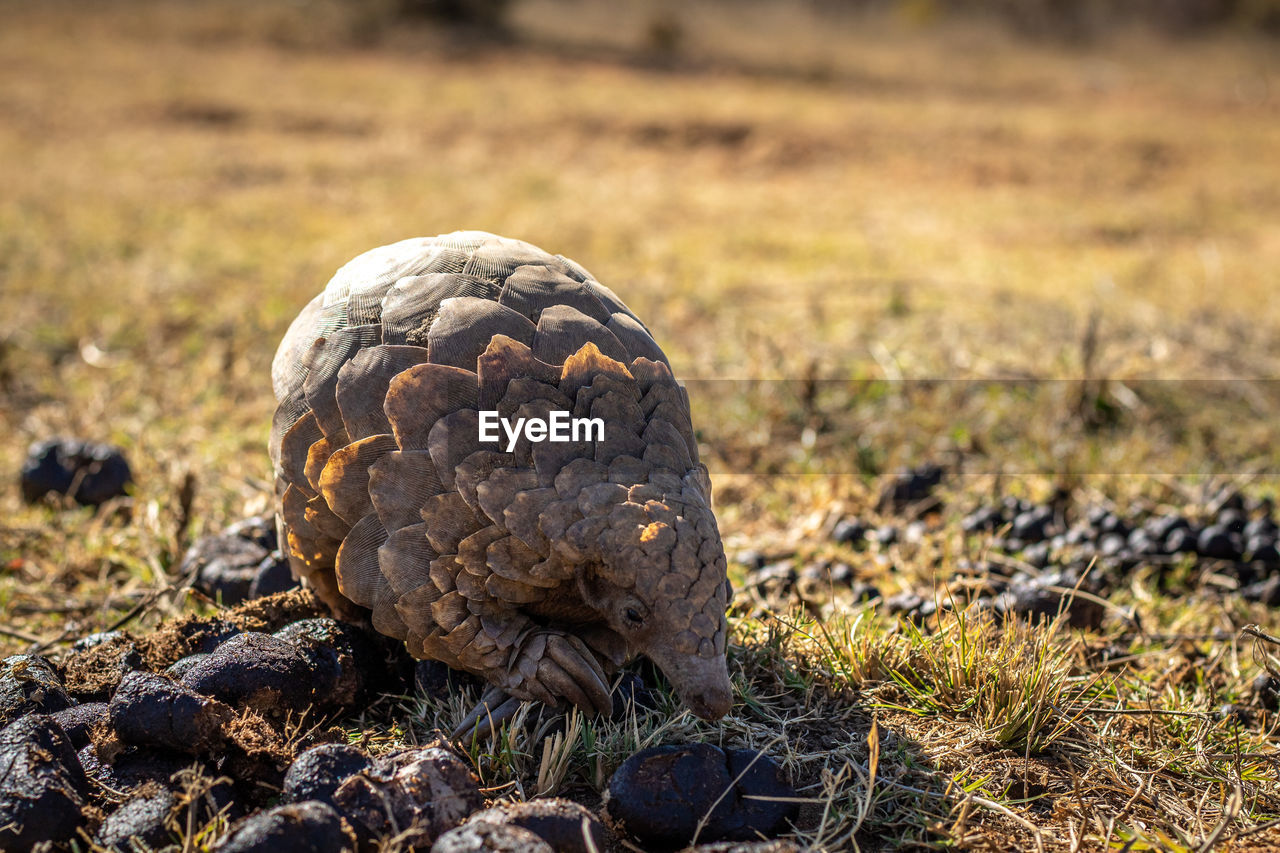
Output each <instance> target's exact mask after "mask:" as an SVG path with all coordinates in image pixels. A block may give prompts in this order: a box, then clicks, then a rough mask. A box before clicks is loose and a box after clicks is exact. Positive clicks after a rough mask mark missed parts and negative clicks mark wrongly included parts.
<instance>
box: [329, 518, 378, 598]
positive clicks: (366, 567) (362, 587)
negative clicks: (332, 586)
mask: <svg viewBox="0 0 1280 853" xmlns="http://www.w3.org/2000/svg"><path fill="white" fill-rule="evenodd" d="M386 541H387V531H385V530H383V529H382V525H381V524H380V523H379V522H378V517H377V516H376V515H374V514H373V513H369V514H368V515H366V516H365V517H364V518H362V519H360V520H359V521H358V522H357V523H356V525H355V526H354V527H352V528H351V532H350V533H348V534H347V538H345V539H343V540H342V547H341V548H340V549H339V550H338V559H337V564H336V566H335V572H336V573H337V577H338V589H339V590H340V591H341V592H342V594H343V595H345V596H346V597H347V598H349V599H351V600H352V601H354V602H355V603H356V604H359V605H360V606H361V607H372V606H373V602H374V600H375V599H376V597H377V594H378V591H379V590H380V589H381V588H382V587H389V586H390V585H389V584H388V583H387V579H386V578H384V577H383V576H382V571H381V570H380V569H379V568H378V549H379V548H381V547H382V544H383V543H384V542H386Z"/></svg>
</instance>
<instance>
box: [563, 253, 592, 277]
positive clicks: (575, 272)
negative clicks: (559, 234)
mask: <svg viewBox="0 0 1280 853" xmlns="http://www.w3.org/2000/svg"><path fill="white" fill-rule="evenodd" d="M555 259H556V260H557V261H559V262H560V266H562V267H564V272H565V275H567V276H569V278H571V279H573V280H574V281H592V280H593V279H594V278H595V276H593V275H592V274H591V273H589V272H587V268H586V267H584V266H583V265H582V264H580V263H578V262H577V261H575V260H573V259H572V258H566V257H565V256H564V255H555Z"/></svg>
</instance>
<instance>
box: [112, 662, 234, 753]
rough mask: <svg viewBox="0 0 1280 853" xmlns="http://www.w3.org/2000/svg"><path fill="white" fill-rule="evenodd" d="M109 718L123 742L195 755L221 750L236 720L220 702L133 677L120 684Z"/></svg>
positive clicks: (162, 681)
mask: <svg viewBox="0 0 1280 853" xmlns="http://www.w3.org/2000/svg"><path fill="white" fill-rule="evenodd" d="M108 713H109V715H110V717H111V725H112V727H113V728H114V729H115V731H116V734H117V735H118V736H119V737H120V740H122V741H123V742H125V743H130V744H135V745H142V746H159V747H164V748H166V749H172V750H175V751H177V752H189V753H191V754H192V755H199V754H201V753H207V752H210V751H212V750H214V749H216V748H217V747H218V746H220V745H221V744H222V742H223V740H224V731H223V730H224V727H225V726H226V725H227V724H228V723H229V722H231V719H232V717H233V716H234V711H232V709H231V708H230V707H229V706H227V705H226V704H224V703H222V702H219V701H218V700H217V699H212V698H209V697H208V696H207V695H203V694H202V693H201V692H199V691H197V690H193V689H191V688H189V687H187V686H186V685H184V684H182V683H179V682H176V681H172V680H171V679H168V678H165V677H164V676H163V675H153V674H151V673H147V672H131V673H129V674H128V675H126V676H125V677H124V678H123V679H122V680H121V682H120V686H119V687H118V688H117V689H116V693H115V695H114V696H112V697H111V704H110V705H109V706H108Z"/></svg>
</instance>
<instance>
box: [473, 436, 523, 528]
mask: <svg viewBox="0 0 1280 853" xmlns="http://www.w3.org/2000/svg"><path fill="white" fill-rule="evenodd" d="M494 455H495V456H502V457H506V456H507V454H505V453H503V454H494ZM537 487H538V475H537V473H536V472H535V471H533V470H532V469H530V468H495V469H491V472H490V473H489V476H488V477H486V478H485V479H484V480H483V481H482V482H480V483H478V484H477V485H476V488H475V495H476V500H477V503H478V504H479V505H480V509H481V510H482V511H483V512H484V514H485V515H486V516H488V517H489V518H490V519H491V520H492V521H493V522H494V523H495V524H497V525H499V526H501V527H502V528H503V529H504V530H505V529H506V510H507V508H508V507H510V506H511V505H512V504H514V503H515V500H516V496H517V495H518V494H520V493H521V492H524V491H526V490H530V489H536V488H537Z"/></svg>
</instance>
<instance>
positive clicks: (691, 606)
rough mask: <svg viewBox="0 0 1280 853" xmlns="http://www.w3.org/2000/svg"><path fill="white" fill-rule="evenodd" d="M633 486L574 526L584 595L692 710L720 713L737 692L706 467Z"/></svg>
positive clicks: (709, 715)
mask: <svg viewBox="0 0 1280 853" xmlns="http://www.w3.org/2000/svg"><path fill="white" fill-rule="evenodd" d="M672 479H674V478H672ZM604 485H610V484H604ZM624 489H625V492H626V497H625V499H623V500H620V501H618V502H617V503H616V504H614V505H613V506H612V507H611V509H609V510H608V511H607V512H604V513H601V514H599V515H595V516H594V517H591V518H588V519H585V520H584V522H583V523H581V524H580V525H575V526H574V528H573V529H571V530H570V531H568V537H567V538H568V540H569V541H568V542H567V543H565V544H566V546H567V550H568V551H570V552H573V553H575V555H576V556H577V557H579V560H580V561H579V565H580V566H582V569H581V570H580V571H579V573H578V586H579V590H580V592H581V594H582V597H583V600H584V601H585V602H587V603H588V604H589V605H590V606H591V607H592V609H593V610H595V611H596V612H597V613H599V614H600V617H601V618H602V619H603V620H604V621H605V622H606V624H608V626H609V627H610V628H611V629H612V630H613V631H614V632H616V633H617V634H618V635H619V636H621V637H622V638H623V639H624V640H625V641H626V643H627V647H628V650H629V652H630V653H631V654H642V655H644V656H646V657H648V658H649V659H650V660H651V661H653V662H654V663H655V664H657V665H658V667H659V668H660V669H661V670H662V671H663V673H664V674H665V675H666V676H667V678H668V679H669V680H670V681H671V683H672V685H673V686H674V687H675V689H676V692H677V693H678V694H679V696H680V699H681V701H683V702H684V704H685V705H686V706H688V708H689V709H690V710H691V711H693V712H694V713H695V714H697V715H698V716H699V717H702V718H703V719H707V720H715V719H719V718H720V717H722V716H724V715H725V714H726V713H728V711H729V707H730V705H731V704H732V701H733V690H732V687H731V685H730V683H729V672H728V667H727V666H726V664H725V641H726V637H727V634H728V624H727V621H726V619H725V608H726V606H727V603H728V595H729V585H728V581H727V579H726V576H725V557H724V546H723V545H722V544H721V542H720V532H719V530H718V528H717V527H716V520H715V516H714V515H713V514H712V512H711V506H710V500H709V491H710V481H709V480H708V479H707V474H706V469H705V468H704V467H702V466H701V465H699V466H697V468H695V469H693V470H691V471H689V472H688V473H687V474H686V475H685V476H684V478H683V479H682V480H680V481H679V482H678V483H676V482H668V483H666V484H665V488H655V486H654V485H653V484H652V483H649V484H641V485H636V486H632V487H624Z"/></svg>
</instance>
